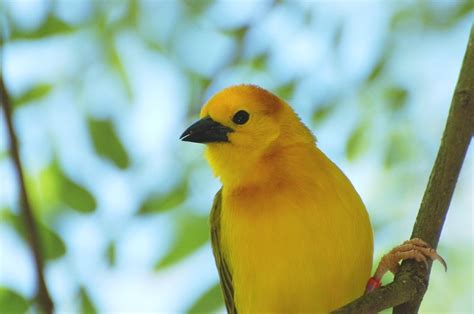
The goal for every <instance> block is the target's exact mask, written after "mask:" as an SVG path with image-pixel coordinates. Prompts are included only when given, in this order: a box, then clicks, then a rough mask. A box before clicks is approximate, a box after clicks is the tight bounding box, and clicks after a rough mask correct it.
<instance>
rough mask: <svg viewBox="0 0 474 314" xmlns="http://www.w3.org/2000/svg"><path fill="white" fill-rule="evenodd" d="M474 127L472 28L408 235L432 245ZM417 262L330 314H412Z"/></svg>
mask: <svg viewBox="0 0 474 314" xmlns="http://www.w3.org/2000/svg"><path fill="white" fill-rule="evenodd" d="M473 131H474V27H472V28H471V35H470V37H469V42H468V46H467V49H466V54H465V56H464V61H463V65H462V68H461V73H460V74H459V80H458V83H457V85H456V90H455V92H454V96H453V100H452V103H451V108H450V111H449V115H448V121H447V123H446V128H445V130H444V133H443V138H442V140H441V146H440V148H439V151H438V155H437V157H436V161H435V164H434V166H433V170H432V171H431V176H430V179H429V182H428V186H427V188H426V190H425V194H424V196H423V201H422V202H421V205H420V210H419V212H418V216H417V218H416V222H415V225H414V227H413V232H412V235H411V238H421V239H423V240H424V241H426V242H427V243H428V244H430V245H431V246H432V247H433V248H436V247H437V246H438V241H439V237H440V235H441V231H442V229H443V224H444V220H445V218H446V214H447V213H448V209H449V204H450V202H451V198H452V196H453V193H454V188H455V187H456V182H457V180H458V177H459V173H460V171H461V167H462V164H463V162H464V158H465V156H466V152H467V149H468V147H469V144H470V142H471V139H472V136H473ZM430 270H431V262H429V264H428V269H426V267H425V266H424V264H423V263H416V262H415V261H410V260H407V261H405V262H403V263H402V267H401V270H400V272H399V273H398V274H397V275H396V276H395V279H394V282H393V283H391V284H390V285H387V286H386V287H382V288H380V289H377V290H375V291H374V292H372V293H369V294H366V295H364V296H362V297H360V298H359V299H357V300H355V301H353V302H351V303H349V304H347V305H345V306H344V307H342V308H340V309H338V310H336V311H335V312H334V313H373V312H379V311H381V310H384V309H387V308H390V307H395V308H394V311H393V312H394V313H395V314H399V313H404V314H405V313H407V314H410V313H417V312H418V309H419V307H420V304H421V301H422V299H423V296H424V294H425V292H426V290H427V288H428V282H429V273H430Z"/></svg>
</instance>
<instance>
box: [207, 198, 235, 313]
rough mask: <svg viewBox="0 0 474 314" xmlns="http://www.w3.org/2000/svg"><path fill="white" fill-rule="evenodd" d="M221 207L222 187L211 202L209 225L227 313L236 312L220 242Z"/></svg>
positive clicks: (230, 280)
mask: <svg viewBox="0 0 474 314" xmlns="http://www.w3.org/2000/svg"><path fill="white" fill-rule="evenodd" d="M221 207H222V189H220V190H219V192H217V194H216V196H215V197H214V203H213V204H212V209H211V215H210V225H211V244H212V251H213V253H214V259H215V261H216V266H217V270H218V271H219V277H220V281H221V290H222V294H223V295H224V302H225V306H226V308H227V312H228V313H229V314H237V309H236V307H235V303H234V288H233V286H232V274H231V272H230V270H229V267H228V264H227V262H226V260H225V258H224V256H223V254H222V248H221V242H220V233H221V232H220V225H221Z"/></svg>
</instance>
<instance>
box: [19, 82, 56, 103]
mask: <svg viewBox="0 0 474 314" xmlns="http://www.w3.org/2000/svg"><path fill="white" fill-rule="evenodd" d="M52 89H53V86H52V85H50V84H39V85H36V86H35V87H33V88H32V89H30V90H28V91H26V92H25V93H23V94H21V95H19V96H18V97H16V98H15V99H14V100H13V104H14V105H15V107H21V106H23V105H26V104H28V103H30V102H32V101H35V100H39V99H41V98H43V97H46V96H47V95H48V94H49V93H50V92H51V90H52Z"/></svg>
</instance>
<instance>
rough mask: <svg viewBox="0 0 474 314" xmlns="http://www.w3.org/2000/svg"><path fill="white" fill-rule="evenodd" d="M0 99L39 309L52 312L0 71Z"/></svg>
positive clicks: (10, 108)
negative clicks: (32, 264)
mask: <svg viewBox="0 0 474 314" xmlns="http://www.w3.org/2000/svg"><path fill="white" fill-rule="evenodd" d="M0 101H1V104H2V107H3V110H4V115H5V120H6V123H7V128H8V137H9V140H10V154H11V157H12V158H13V165H14V169H15V172H16V175H17V180H18V185H19V187H20V209H21V214H22V216H23V221H24V223H25V226H26V233H27V237H28V241H29V243H30V247H31V250H32V251H33V257H34V265H35V270H36V282H37V296H36V297H37V301H38V304H39V306H40V307H41V309H42V310H43V311H44V312H46V313H52V312H53V302H52V300H51V297H50V295H49V292H48V288H47V287H46V282H45V280H44V272H43V257H42V250H41V241H40V237H39V233H38V228H37V225H36V220H35V218H34V216H33V211H32V210H31V206H30V201H29V199H28V194H27V192H26V186H25V178H24V175H23V168H22V166H21V161H20V154H19V150H18V143H17V137H16V134H15V130H14V127H13V121H12V120H13V119H12V106H11V103H10V98H9V96H8V93H7V89H6V88H5V84H4V82H3V75H2V74H1V73H0Z"/></svg>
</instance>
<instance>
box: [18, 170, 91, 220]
mask: <svg viewBox="0 0 474 314" xmlns="http://www.w3.org/2000/svg"><path fill="white" fill-rule="evenodd" d="M27 190H28V192H29V194H30V197H31V199H32V203H33V206H34V207H33V208H36V209H39V210H41V211H51V210H58V209H60V208H62V207H64V206H68V207H69V208H71V209H74V210H77V211H78V212H82V213H91V212H93V211H94V210H95V208H96V206H97V204H96V201H95V198H94V196H93V195H92V194H91V193H90V192H89V191H88V190H87V189H86V188H85V187H83V186H81V185H79V184H78V183H76V182H74V181H72V179H70V178H69V177H68V176H67V175H66V174H65V173H64V172H63V170H62V168H61V167H60V166H59V164H58V162H57V161H53V162H52V163H51V164H50V165H49V166H47V167H46V168H44V169H42V170H41V172H40V173H39V175H37V176H35V177H31V178H30V179H29V180H28V181H27Z"/></svg>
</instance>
